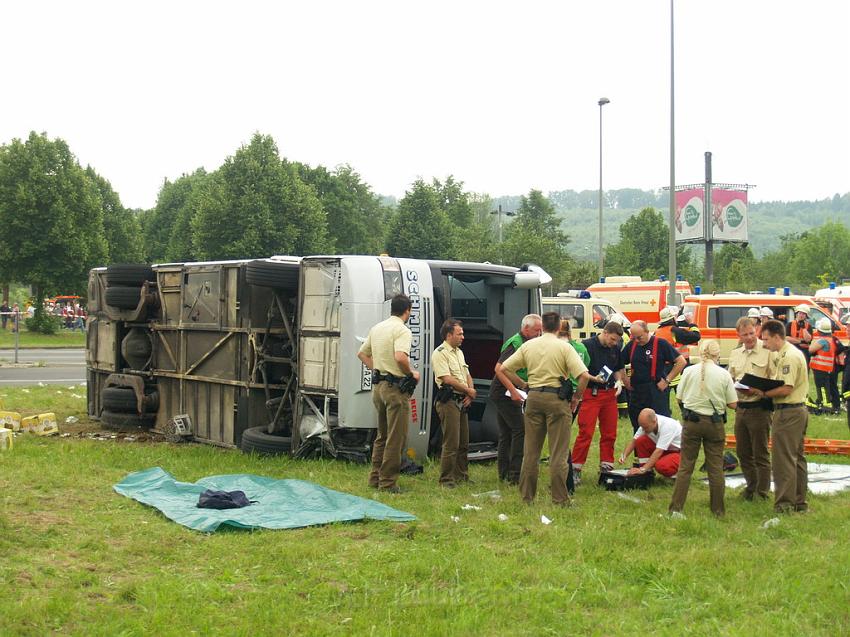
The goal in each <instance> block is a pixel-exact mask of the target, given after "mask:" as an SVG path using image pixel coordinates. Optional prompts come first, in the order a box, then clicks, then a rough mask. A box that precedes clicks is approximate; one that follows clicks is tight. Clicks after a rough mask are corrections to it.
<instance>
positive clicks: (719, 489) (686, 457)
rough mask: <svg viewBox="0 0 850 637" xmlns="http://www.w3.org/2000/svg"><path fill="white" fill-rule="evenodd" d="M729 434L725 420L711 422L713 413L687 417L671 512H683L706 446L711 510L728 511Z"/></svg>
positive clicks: (720, 513)
mask: <svg viewBox="0 0 850 637" xmlns="http://www.w3.org/2000/svg"><path fill="white" fill-rule="evenodd" d="M725 441H726V433H725V430H724V428H723V423H722V422H717V423H715V422H711V417H710V416H700V417H699V422H691V421H688V420H686V421H685V422H683V423H682V458H681V461H680V463H679V472H678V473H677V474H676V486H675V487H674V488H673V497H672V499H671V500H670V511H671V512H673V511H679V512H681V511H682V510H683V509H684V508H685V500H686V499H687V497H688V489H689V488H690V486H691V476H692V475H693V473H694V466H695V465H696V462H697V456H698V455H699V448H700V445H702V447H703V449H704V450H705V468H706V470H707V471H708V489H709V499H710V507H711V512H712V513H714V515H717V516H722V515H723V514H724V513H725V512H726V508H725V505H724V503H723V495H724V493H725V491H726V478H725V476H724V475H723V445H724V443H725Z"/></svg>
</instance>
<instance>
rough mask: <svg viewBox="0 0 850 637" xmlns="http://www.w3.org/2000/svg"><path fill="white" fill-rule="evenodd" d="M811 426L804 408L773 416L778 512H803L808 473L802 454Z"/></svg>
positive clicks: (775, 494)
mask: <svg viewBox="0 0 850 637" xmlns="http://www.w3.org/2000/svg"><path fill="white" fill-rule="evenodd" d="M808 424H809V412H808V410H807V409H806V407H805V406H801V407H791V408H789V409H777V410H776V411H775V412H774V413H773V489H774V500H773V508H774V510H776V511H777V512H781V513H787V512H789V511H795V510H796V511H804V510H806V509H807V508H808V505H807V504H806V490H807V488H808V482H809V472H808V468H807V466H806V456H805V455H803V437H804V436H805V435H806V427H807V426H808Z"/></svg>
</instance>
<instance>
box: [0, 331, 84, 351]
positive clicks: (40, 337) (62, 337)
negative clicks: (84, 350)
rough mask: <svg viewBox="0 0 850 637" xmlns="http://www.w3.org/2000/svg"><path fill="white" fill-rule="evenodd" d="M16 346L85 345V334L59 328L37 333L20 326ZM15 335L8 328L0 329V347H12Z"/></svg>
mask: <svg viewBox="0 0 850 637" xmlns="http://www.w3.org/2000/svg"><path fill="white" fill-rule="evenodd" d="M18 343H19V344H18V346H19V347H21V348H24V347H85V346H86V335H85V333H84V332H80V331H79V330H78V331H74V332H71V331H69V330H65V329H63V330H60V331H59V332H57V333H56V334H38V333H37V332H29V331H27V329H26V328H25V327H23V326H21V334H20V338H19V342H18ZM14 347H15V335H14V334H13V333H12V330H11V328H10V329H6V330H3V329H0V349H14Z"/></svg>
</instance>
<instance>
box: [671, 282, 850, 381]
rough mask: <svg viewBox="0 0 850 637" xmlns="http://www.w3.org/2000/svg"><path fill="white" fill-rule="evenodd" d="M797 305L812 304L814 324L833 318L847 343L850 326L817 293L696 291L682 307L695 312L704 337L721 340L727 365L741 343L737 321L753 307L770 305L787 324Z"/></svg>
mask: <svg viewBox="0 0 850 637" xmlns="http://www.w3.org/2000/svg"><path fill="white" fill-rule="evenodd" d="M797 305H808V306H809V307H810V308H811V309H810V310H809V321H810V323H811V324H812V325H814V324H815V323H816V322H817V321H818V320H820V319H822V318H826V319H829V322H830V323H831V324H832V331H833V334H834V335H835V336H836V337H837V338H838V339H839V340H840V341H842V342H843V343H845V344H846V343H847V338H848V337H847V329H846V328H845V327H844V326H843V325H841V324H840V323H839V322H838V320H837V317H836V316H834V315H833V314H832V313H830V312H829V311H828V310H825V309H824V308H821V307H819V306H818V304H817V303H816V302H815V299H814V297H811V296H806V295H801V294H692V295H689V296H687V297H685V302H684V306H683V310H682V311H683V312H685V313H687V312H692V313H693V315H694V323H695V324H696V326H697V328H698V329H699V331H700V334H701V335H702V338H703V339H709V338H710V339H714V340H716V341H717V342H718V343H719V344H720V364H721V365H726V364H727V363H728V362H729V353H730V352H731V351H732V350H733V349H734V348H736V347H737V346H738V332H737V331H736V330H735V323H737V321H738V319H739V318H741V317H742V316H746V315H747V311H748V310H749V309H750V308H751V307H757V308H759V309H761V308H763V307H767V308H769V309H770V310H771V311H772V312H773V317H774V318H775V319H776V320H778V321H781V322H783V323H785V324H786V325H787V324H788V322H789V321H791V320H793V318H794V308H795V307H796V306H797ZM695 350H696V348H694V347H692V348H691V357H695V356H696V355H697V354H696V351H695ZM694 360H696V359H695V358H694Z"/></svg>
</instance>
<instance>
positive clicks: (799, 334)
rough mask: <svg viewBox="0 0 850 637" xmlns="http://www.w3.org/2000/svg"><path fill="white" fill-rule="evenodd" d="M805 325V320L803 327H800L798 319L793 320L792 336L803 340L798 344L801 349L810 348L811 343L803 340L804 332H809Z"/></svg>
mask: <svg viewBox="0 0 850 637" xmlns="http://www.w3.org/2000/svg"><path fill="white" fill-rule="evenodd" d="M805 325H806V323H805V321H804V322H803V327H800V325H799V324H798V323H797V321H791V338H799V339H800V340H801V342H800V343H798V344H797V347H799V348H800V349H809V344H808V343H804V342H802V339H803V332H808V330H807V329H806V327H805ZM809 338H811V334H810V335H809Z"/></svg>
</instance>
